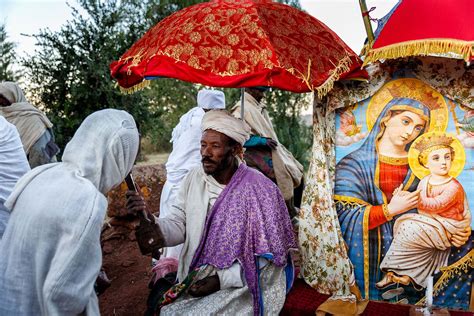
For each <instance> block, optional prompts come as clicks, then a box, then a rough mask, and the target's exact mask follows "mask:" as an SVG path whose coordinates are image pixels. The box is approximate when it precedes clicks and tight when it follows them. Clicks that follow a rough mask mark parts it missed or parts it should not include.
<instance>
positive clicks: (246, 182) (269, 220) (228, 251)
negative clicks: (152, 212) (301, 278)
mask: <svg viewBox="0 0 474 316" xmlns="http://www.w3.org/2000/svg"><path fill="white" fill-rule="evenodd" d="M296 247H297V244H296V240H295V236H294V232H293V229H292V226H291V222H290V217H289V215H288V210H287V208H286V205H285V201H284V199H283V197H282V195H281V193H280V191H279V189H278V187H277V186H276V185H275V184H274V183H273V182H272V181H271V180H269V179H268V178H266V177H265V176H264V175H263V174H261V173H260V172H258V171H256V170H254V169H252V168H249V167H248V166H246V165H245V164H241V165H240V167H239V168H238V169H237V171H236V172H235V174H234V175H233V177H232V179H231V181H230V182H229V184H228V185H227V186H226V187H225V189H224V190H223V191H222V193H221V194H220V195H219V197H218V198H217V200H216V202H215V204H214V206H213V208H212V209H211V211H210V212H209V214H208V216H207V219H206V224H205V227H204V232H203V235H202V239H201V242H200V244H199V247H198V249H197V251H196V253H195V254H194V258H193V261H192V263H191V270H190V271H192V269H194V268H196V267H199V266H202V265H205V264H210V265H213V266H215V267H217V268H219V269H225V268H229V267H230V266H231V265H232V264H233V263H234V262H235V261H238V262H240V264H241V266H242V269H243V271H244V276H245V280H246V281H247V286H248V288H249V290H250V291H251V293H252V297H253V303H254V314H257V315H258V314H259V313H260V291H259V285H258V271H257V259H258V258H257V257H258V256H260V255H268V254H271V257H272V263H273V264H275V265H276V266H279V267H283V266H285V265H286V264H287V258H288V251H289V249H293V248H296Z"/></svg>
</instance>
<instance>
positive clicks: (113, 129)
mask: <svg viewBox="0 0 474 316" xmlns="http://www.w3.org/2000/svg"><path fill="white" fill-rule="evenodd" d="M138 143H139V135H138V130H137V127H136V125H135V120H134V119H133V117H132V116H131V115H130V114H128V113H127V112H125V111H120V110H114V109H106V110H101V111H97V112H94V113H92V114H91V115H89V116H88V117H86V119H85V120H84V121H83V122H82V124H81V126H79V128H78V129H77V131H76V133H75V134H74V136H73V138H72V139H71V141H70V142H69V143H68V144H67V145H66V148H65V149H64V154H63V157H62V162H60V163H50V164H46V165H43V166H40V167H36V168H35V169H33V170H31V171H30V172H29V173H28V174H26V175H25V176H24V177H23V178H22V179H21V180H20V181H19V182H18V184H17V186H16V187H15V189H14V191H13V192H12V194H11V195H10V197H9V198H8V200H7V201H6V202H5V206H6V207H7V208H8V209H12V208H13V206H14V204H15V201H16V199H17V198H18V196H19V195H20V194H21V192H22V191H23V190H24V189H25V187H27V186H28V184H29V183H30V182H31V181H33V180H34V178H36V177H37V176H39V175H41V174H43V173H47V172H49V173H52V171H49V170H48V169H52V168H61V170H62V171H61V170H56V171H55V173H58V172H59V173H61V172H63V173H68V174H70V175H69V176H67V177H69V178H72V179H70V180H69V181H75V180H73V179H76V180H79V181H80V182H81V181H82V179H87V180H89V181H90V182H92V184H93V185H94V186H95V188H96V189H97V190H99V191H100V192H102V193H103V194H106V193H107V192H108V191H109V190H110V189H112V188H113V187H114V186H116V185H118V184H120V183H121V182H122V181H123V179H124V178H125V177H126V176H127V174H128V173H129V172H130V170H132V167H133V164H134V162H135V158H136V156H137V153H138ZM71 173H72V174H71ZM42 176H44V177H45V178H47V175H42ZM65 177H66V176H65Z"/></svg>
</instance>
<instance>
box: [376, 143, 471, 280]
mask: <svg viewBox="0 0 474 316" xmlns="http://www.w3.org/2000/svg"><path fill="white" fill-rule="evenodd" d="M453 141H454V139H453V138H451V137H449V136H446V135H429V136H428V135H427V137H425V138H424V139H421V140H420V141H419V142H418V143H416V144H415V149H417V150H418V151H419V152H420V153H419V156H418V161H419V163H420V165H421V166H423V167H424V168H427V169H428V170H429V171H430V174H429V175H427V176H426V177H424V178H423V179H422V180H421V181H420V183H419V185H418V190H420V197H419V201H418V214H415V213H410V214H405V215H402V216H400V218H398V219H397V220H396V222H395V225H394V228H393V241H392V244H391V245H390V248H389V250H388V251H387V253H386V254H385V257H384V259H383V261H382V263H381V265H380V269H381V270H382V271H383V272H386V274H385V276H384V277H383V279H382V280H381V281H380V282H378V283H377V284H376V286H377V287H378V288H384V287H386V286H388V285H390V284H392V283H401V284H404V285H408V284H410V283H413V284H414V286H415V288H420V287H422V288H425V287H426V279H427V277H428V276H431V275H433V274H434V273H437V272H439V268H440V267H443V266H446V265H447V262H448V257H449V254H450V249H451V247H452V246H455V247H460V246H462V245H463V244H464V243H465V241H464V240H459V239H457V236H456V235H457V234H459V233H464V232H465V231H466V230H467V228H469V229H470V227H469V226H470V222H471V215H470V211H469V208H468V205H467V199H466V194H465V192H464V189H463V187H462V185H461V184H460V183H459V182H458V181H457V180H456V179H455V178H453V177H451V176H450V175H449V171H450V169H451V165H452V162H453V159H454V149H453V147H452V146H451V144H452V142H453ZM397 190H400V188H398V189H396V190H395V192H394V194H395V193H396V191H397Z"/></svg>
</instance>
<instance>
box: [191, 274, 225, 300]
mask: <svg viewBox="0 0 474 316" xmlns="http://www.w3.org/2000/svg"><path fill="white" fill-rule="evenodd" d="M220 289H221V283H220V281H219V277H218V276H217V275H212V276H208V277H207V278H204V279H202V280H199V281H197V282H196V283H194V284H193V285H191V287H189V289H188V293H189V294H190V295H191V296H194V297H202V296H207V295H209V294H212V293H214V292H217V291H219V290H220Z"/></svg>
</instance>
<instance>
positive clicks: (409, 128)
mask: <svg viewBox="0 0 474 316" xmlns="http://www.w3.org/2000/svg"><path fill="white" fill-rule="evenodd" d="M425 124H426V122H425V120H423V119H422V118H421V117H420V116H419V115H418V114H416V113H413V112H410V111H403V112H400V113H397V114H394V115H393V116H392V117H391V118H390V119H389V120H388V121H387V122H386V123H385V134H386V135H387V136H388V140H389V141H390V142H391V143H392V144H393V145H395V146H397V147H398V146H400V147H401V146H403V147H404V146H406V145H408V144H409V143H411V142H412V141H413V140H414V139H415V138H417V137H418V135H420V133H421V131H422V130H423V128H424V127H425Z"/></svg>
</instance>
